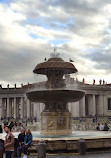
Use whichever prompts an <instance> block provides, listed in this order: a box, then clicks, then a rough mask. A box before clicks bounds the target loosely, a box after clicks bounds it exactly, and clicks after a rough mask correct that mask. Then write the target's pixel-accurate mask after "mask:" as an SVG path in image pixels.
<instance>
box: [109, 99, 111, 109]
mask: <svg viewBox="0 0 111 158" xmlns="http://www.w3.org/2000/svg"><path fill="white" fill-rule="evenodd" d="M108 110H111V98H108Z"/></svg>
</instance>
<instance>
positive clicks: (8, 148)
mask: <svg viewBox="0 0 111 158" xmlns="http://www.w3.org/2000/svg"><path fill="white" fill-rule="evenodd" d="M4 131H5V132H6V133H7V134H6V136H5V141H4V148H5V152H6V158H12V153H13V151H14V136H13V134H12V133H11V127H10V126H5V128H4Z"/></svg>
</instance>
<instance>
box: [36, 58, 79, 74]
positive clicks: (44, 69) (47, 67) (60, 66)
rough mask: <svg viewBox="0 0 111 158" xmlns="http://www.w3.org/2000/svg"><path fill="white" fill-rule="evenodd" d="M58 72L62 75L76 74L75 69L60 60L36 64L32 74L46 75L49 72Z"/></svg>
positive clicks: (51, 59)
mask: <svg viewBox="0 0 111 158" xmlns="http://www.w3.org/2000/svg"><path fill="white" fill-rule="evenodd" d="M57 70H59V71H60V72H62V73H63V74H71V73H76V72H77V69H76V67H75V66H74V65H73V64H72V63H69V62H65V61H64V60H62V59H61V58H50V59H48V60H47V61H46V62H43V63H40V64H38V65H37V66H36V67H35V69H34V70H33V72H34V73H37V74H44V75H47V74H48V73H49V72H50V71H57Z"/></svg>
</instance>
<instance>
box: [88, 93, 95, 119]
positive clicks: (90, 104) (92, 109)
mask: <svg viewBox="0 0 111 158" xmlns="http://www.w3.org/2000/svg"><path fill="white" fill-rule="evenodd" d="M88 113H89V115H91V116H95V114H96V103H95V95H88Z"/></svg>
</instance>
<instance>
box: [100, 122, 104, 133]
mask: <svg viewBox="0 0 111 158" xmlns="http://www.w3.org/2000/svg"><path fill="white" fill-rule="evenodd" d="M103 130H104V124H103V123H102V124H100V131H103Z"/></svg>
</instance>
